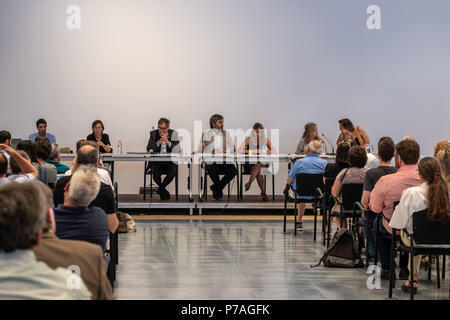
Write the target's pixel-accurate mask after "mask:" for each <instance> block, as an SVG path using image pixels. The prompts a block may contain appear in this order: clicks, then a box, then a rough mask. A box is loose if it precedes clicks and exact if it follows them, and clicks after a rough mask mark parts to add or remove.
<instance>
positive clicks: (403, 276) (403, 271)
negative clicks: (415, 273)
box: [398, 268, 409, 280]
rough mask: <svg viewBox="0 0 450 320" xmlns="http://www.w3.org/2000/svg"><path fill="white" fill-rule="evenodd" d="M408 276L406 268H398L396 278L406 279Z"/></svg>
mask: <svg viewBox="0 0 450 320" xmlns="http://www.w3.org/2000/svg"><path fill="white" fill-rule="evenodd" d="M408 277H409V270H408V268H403V269H400V273H399V274H398V278H399V279H400V280H408Z"/></svg>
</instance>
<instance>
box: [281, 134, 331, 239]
mask: <svg viewBox="0 0 450 320" xmlns="http://www.w3.org/2000/svg"><path fill="white" fill-rule="evenodd" d="M321 151H322V144H321V143H320V141H319V140H312V141H311V142H310V143H309V145H308V148H307V150H306V156H305V157H304V158H301V159H298V160H297V161H295V163H294V165H293V166H292V168H291V170H289V174H288V178H287V184H292V187H293V189H294V190H297V182H296V178H295V176H296V175H297V174H300V173H308V174H323V173H324V172H325V168H326V166H327V161H326V160H324V159H322V158H320V156H319V155H320V153H321ZM303 198H304V199H312V198H313V197H309V196H308V197H306V196H305V197H303ZM305 208H306V203H299V204H297V209H298V216H297V221H296V228H297V230H298V231H303V214H304V213H305Z"/></svg>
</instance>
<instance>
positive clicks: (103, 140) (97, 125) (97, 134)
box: [86, 120, 112, 153]
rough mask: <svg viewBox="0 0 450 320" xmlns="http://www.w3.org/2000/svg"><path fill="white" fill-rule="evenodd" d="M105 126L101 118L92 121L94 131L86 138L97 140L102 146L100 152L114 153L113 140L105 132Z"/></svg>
mask: <svg viewBox="0 0 450 320" xmlns="http://www.w3.org/2000/svg"><path fill="white" fill-rule="evenodd" d="M104 130H105V126H104V125H103V122H102V121H101V120H95V121H94V122H92V133H91V134H90V135H88V136H87V138H86V140H88V141H95V142H96V143H97V144H98V147H99V148H100V153H112V148H111V142H110V141H109V136H108V135H107V134H106V133H103V131H104Z"/></svg>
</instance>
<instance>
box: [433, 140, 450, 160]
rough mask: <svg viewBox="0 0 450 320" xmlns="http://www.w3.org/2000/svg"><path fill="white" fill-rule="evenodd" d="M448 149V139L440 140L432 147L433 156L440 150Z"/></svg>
mask: <svg viewBox="0 0 450 320" xmlns="http://www.w3.org/2000/svg"><path fill="white" fill-rule="evenodd" d="M446 149H447V150H449V149H450V140H441V141H439V142H438V143H437V144H436V146H435V147H434V156H435V157H436V155H437V154H438V152H439V151H441V150H446Z"/></svg>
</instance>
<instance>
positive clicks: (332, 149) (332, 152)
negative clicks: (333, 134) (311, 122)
mask: <svg viewBox="0 0 450 320" xmlns="http://www.w3.org/2000/svg"><path fill="white" fill-rule="evenodd" d="M322 137H324V138H325V140H326V141H327V142H328V144H329V145H330V146H331V155H333V156H334V155H335V153H334V146H333V144H332V143H331V142H330V140H328V138H327V137H326V136H325V135H324V134H323V133H322Z"/></svg>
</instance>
